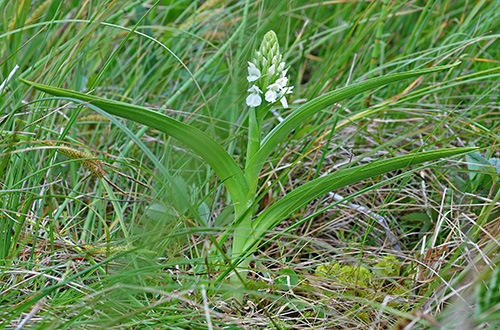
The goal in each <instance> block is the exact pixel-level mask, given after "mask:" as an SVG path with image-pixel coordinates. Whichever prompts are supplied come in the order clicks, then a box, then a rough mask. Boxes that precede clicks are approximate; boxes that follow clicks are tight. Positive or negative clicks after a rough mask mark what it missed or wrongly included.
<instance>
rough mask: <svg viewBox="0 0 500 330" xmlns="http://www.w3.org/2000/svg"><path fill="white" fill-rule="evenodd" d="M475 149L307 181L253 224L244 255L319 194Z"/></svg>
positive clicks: (401, 159) (414, 157)
mask: <svg viewBox="0 0 500 330" xmlns="http://www.w3.org/2000/svg"><path fill="white" fill-rule="evenodd" d="M476 149H477V148H451V149H441V150H433V151H427V152H422V153H417V154H409V155H404V156H399V157H395V158H390V159H383V160H377V161H374V162H371V163H369V164H366V165H361V166H356V167H352V168H348V169H341V170H339V171H338V172H335V173H332V174H329V175H326V176H324V177H320V178H317V179H315V180H313V181H310V182H308V183H306V184H304V185H302V186H300V187H299V188H297V189H295V190H293V191H292V192H290V193H288V194H287V195H285V196H284V197H283V198H281V199H280V200H279V201H277V202H276V203H274V204H272V205H271V206H270V207H269V208H268V209H267V210H266V211H264V212H263V213H262V214H261V215H259V216H258V217H257V218H256V219H255V220H254V222H253V229H254V236H253V237H249V238H247V241H246V244H245V247H246V249H245V250H246V251H245V255H249V254H251V253H253V251H254V250H255V248H256V243H257V242H258V241H259V240H260V239H261V238H262V237H263V236H264V235H265V234H266V233H267V232H268V231H269V230H272V229H273V228H275V227H276V226H277V225H278V224H279V223H280V222H281V221H283V220H284V219H286V218H287V217H288V216H290V214H292V213H293V212H295V211H296V210H298V209H299V208H301V207H303V206H304V205H306V204H307V203H309V202H310V201H312V200H313V199H315V198H317V197H319V196H321V195H323V194H326V193H328V192H330V191H332V190H335V189H338V188H341V187H344V186H347V185H349V184H352V183H356V182H360V181H362V180H365V179H367V178H370V177H373V176H377V175H380V174H384V173H387V172H390V171H395V170H398V169H402V168H406V167H408V166H411V165H415V164H419V163H423V162H427V161H433V160H437V159H440V158H446V157H450V156H454V155H459V154H464V153H467V152H470V151H473V150H476Z"/></svg>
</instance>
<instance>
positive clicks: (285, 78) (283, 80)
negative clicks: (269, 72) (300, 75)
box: [276, 77, 288, 88]
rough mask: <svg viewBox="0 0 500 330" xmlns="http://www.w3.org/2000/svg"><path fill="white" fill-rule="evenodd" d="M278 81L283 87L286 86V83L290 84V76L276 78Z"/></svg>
mask: <svg viewBox="0 0 500 330" xmlns="http://www.w3.org/2000/svg"><path fill="white" fill-rule="evenodd" d="M276 83H277V84H278V85H280V86H281V88H285V87H286V85H287V84H288V78H287V77H281V78H279V79H276Z"/></svg>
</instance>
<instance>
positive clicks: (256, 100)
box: [247, 85, 262, 107]
mask: <svg viewBox="0 0 500 330" xmlns="http://www.w3.org/2000/svg"><path fill="white" fill-rule="evenodd" d="M248 92H250V93H251V94H250V95H248V96H247V105H248V106H249V107H258V106H259V105H261V104H262V98H261V97H260V95H259V94H262V91H261V90H260V88H259V87H257V86H255V85H253V86H252V87H250V88H249V89H248Z"/></svg>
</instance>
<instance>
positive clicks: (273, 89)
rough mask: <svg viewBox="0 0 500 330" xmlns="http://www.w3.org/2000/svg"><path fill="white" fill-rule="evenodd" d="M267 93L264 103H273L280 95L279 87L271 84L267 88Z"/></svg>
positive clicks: (276, 84)
mask: <svg viewBox="0 0 500 330" xmlns="http://www.w3.org/2000/svg"><path fill="white" fill-rule="evenodd" d="M267 89H268V91H267V92H266V101H267V102H269V103H274V102H276V100H277V99H278V97H279V94H280V93H281V89H282V87H281V85H280V84H278V83H274V84H271V85H269V86H267Z"/></svg>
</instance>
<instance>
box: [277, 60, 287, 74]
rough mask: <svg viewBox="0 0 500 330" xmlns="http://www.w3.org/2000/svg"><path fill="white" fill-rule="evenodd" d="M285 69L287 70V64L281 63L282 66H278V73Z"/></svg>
mask: <svg viewBox="0 0 500 330" xmlns="http://www.w3.org/2000/svg"><path fill="white" fill-rule="evenodd" d="M284 68H285V62H281V63H280V65H279V66H278V72H282V71H283V69H284ZM285 74H286V73H285Z"/></svg>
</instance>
